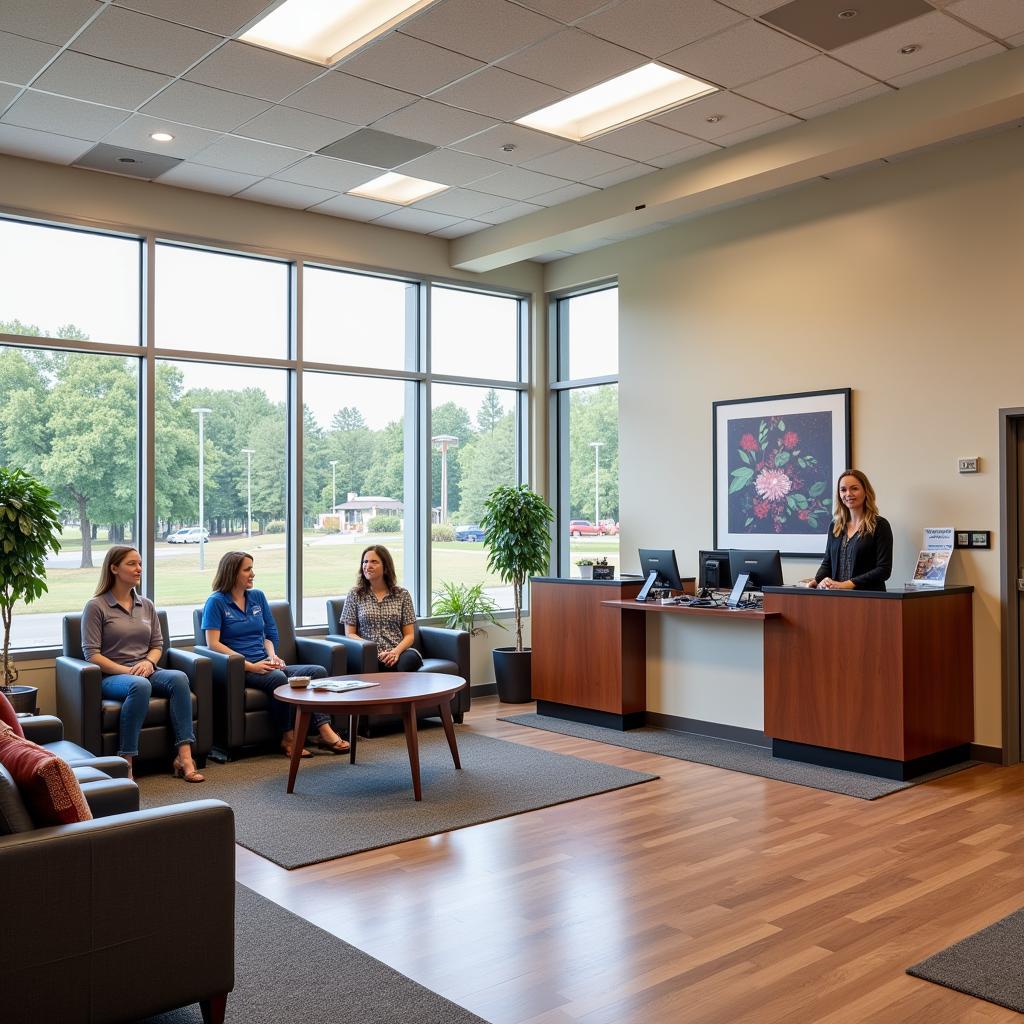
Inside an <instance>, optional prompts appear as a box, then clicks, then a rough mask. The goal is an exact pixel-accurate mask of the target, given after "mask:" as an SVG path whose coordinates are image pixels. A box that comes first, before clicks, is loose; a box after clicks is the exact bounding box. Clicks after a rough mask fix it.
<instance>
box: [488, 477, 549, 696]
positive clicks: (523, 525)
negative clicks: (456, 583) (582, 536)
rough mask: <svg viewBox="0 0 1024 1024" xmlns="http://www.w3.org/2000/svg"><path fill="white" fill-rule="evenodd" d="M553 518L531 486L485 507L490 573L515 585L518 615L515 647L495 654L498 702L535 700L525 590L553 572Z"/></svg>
mask: <svg viewBox="0 0 1024 1024" xmlns="http://www.w3.org/2000/svg"><path fill="white" fill-rule="evenodd" d="M554 518H555V516H554V513H553V512H552V511H551V509H550V508H549V507H548V504H547V502H546V501H545V500H544V499H543V498H542V497H541V496H540V495H539V494H535V493H534V492H533V491H531V490H530V488H529V487H527V486H526V484H520V485H519V486H518V487H513V486H511V485H504V486H501V487H497V488H495V489H494V490H493V491H492V492H491V494H490V496H489V497H488V499H487V501H486V502H484V514H483V517H482V518H481V520H480V526H481V527H482V528H483V530H484V549H485V550H486V551H487V568H488V569H489V570H490V571H491V572H495V573H497V574H498V576H499V577H500V578H501V580H502V582H504V583H511V584H512V603H513V608H514V610H515V623H516V645H515V647H496V648H495V649H494V653H493V658H494V677H495V680H496V682H497V684H498V698H499V699H500V700H501V701H503V702H505V703H509V704H523V703H525V702H526V701H528V700H530V651H529V649H528V648H524V647H523V588H524V587H525V586H526V581H527V580H528V579H529V578H530V577H531V576H540V575H543V574H544V573H546V572H547V571H548V565H549V564H550V558H551V523H552V521H553V520H554Z"/></svg>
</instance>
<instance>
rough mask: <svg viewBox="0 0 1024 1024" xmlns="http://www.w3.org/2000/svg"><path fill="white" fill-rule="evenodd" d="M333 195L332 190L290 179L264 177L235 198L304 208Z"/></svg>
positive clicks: (295, 208) (296, 208)
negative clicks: (296, 182)
mask: <svg viewBox="0 0 1024 1024" xmlns="http://www.w3.org/2000/svg"><path fill="white" fill-rule="evenodd" d="M334 195H335V193H334V192H332V191H331V190H330V189H326V188H313V186H312V185H296V184H295V183H294V182H291V181H278V180H277V179H276V178H264V179H263V181H257V182H256V184H255V185H250V186H249V187H248V188H247V189H243V190H242V191H241V192H239V193H237V198H238V199H253V200H255V201H256V202H258V203H271V204H273V205H274V206H290V207H291V208H292V209H294V210H305V209H306V207H307V206H315V205H316V204H317V203H322V202H324V201H326V200H328V199H333V198H334Z"/></svg>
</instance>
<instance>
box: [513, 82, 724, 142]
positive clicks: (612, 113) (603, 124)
mask: <svg viewBox="0 0 1024 1024" xmlns="http://www.w3.org/2000/svg"><path fill="white" fill-rule="evenodd" d="M713 92H718V87H717V86H714V85H708V83H707V82H701V81H700V80H699V79H696V78H690V76H689V75H684V74H681V73H680V72H679V71H671V70H670V69H669V68H665V67H662V66H661V65H660V64H644V65H643V66H642V67H639V68H634V69H633V70H632V71H627V72H626V73H625V74H624V75H618V76H617V77H616V78H610V79H608V81H607V82H602V83H601V84H600V85H595V86H593V87H592V88H590V89H585V90H584V91H583V92H578V93H576V95H575V96H569V97H567V98H566V99H564V100H559V101H558V102H557V103H552V104H551V106H549V107H544V108H542V109H541V110H536V111H534V112H533V113H532V114H527V115H526V116H525V117H521V118H519V120H518V121H516V124H521V125H525V126H526V127H527V128H536V129H537V131H541V132H547V133H548V134H549V135H560V136H561V137H562V138H564V139H572V140H573V141H574V142H586V141H587V140H588V139H594V138H597V136H598V135H604V133H605V132H610V131H611V130H612V129H613V128H621V127H623V126H624V125H627V124H631V123H632V122H633V121H640V120H642V119H643V118H645V117H651V116H652V115H654V114H660V113H661V112H662V111H664V110H668V109H669V108H671V107H678V106H679V105H680V104H681V103H688V102H689V101H690V100H695V99H698V98H699V97H701V96H707V95H709V94H710V93H713Z"/></svg>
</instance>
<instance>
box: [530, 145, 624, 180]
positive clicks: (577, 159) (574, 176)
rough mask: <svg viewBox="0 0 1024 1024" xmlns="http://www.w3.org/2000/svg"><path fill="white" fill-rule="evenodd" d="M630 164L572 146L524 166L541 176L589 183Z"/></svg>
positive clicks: (592, 150) (582, 147)
mask: <svg viewBox="0 0 1024 1024" xmlns="http://www.w3.org/2000/svg"><path fill="white" fill-rule="evenodd" d="M628 163H629V161H628V160H626V159H625V158H624V157H621V156H615V155H614V154H612V153H603V152H601V151H600V150H596V149H589V148H588V147H587V146H577V145H570V146H566V147H565V149H560V150H558V151H557V152H555V153H548V155H547V156H540V157H537V159H536V160H530V161H529V162H528V163H525V164H523V167H525V168H526V169H527V170H528V171H539V172H540V173H541V174H553V175H555V176H556V177H559V178H568V179H569V180H571V181H587V180H589V179H590V178H593V177H595V176H596V175H598V174H608V173H609V172H611V171H617V170H619V168H621V167H625V166H626V165H627V164H628Z"/></svg>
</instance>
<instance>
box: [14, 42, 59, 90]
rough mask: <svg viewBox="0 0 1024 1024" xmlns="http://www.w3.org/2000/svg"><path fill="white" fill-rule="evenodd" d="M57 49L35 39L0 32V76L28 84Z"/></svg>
mask: <svg viewBox="0 0 1024 1024" xmlns="http://www.w3.org/2000/svg"><path fill="white" fill-rule="evenodd" d="M57 49H58V48H57V47H56V46H52V45H51V44H50V43H41V42H39V40H37V39H27V38H26V37H25V36H15V35H12V34H11V33H10V32H0V76H2V77H3V80H4V81H5V82H13V83H14V84H15V85H28V83H29V82H31V81H32V79H33V78H34V77H35V76H36V75H37V74H38V73H39V71H40V70H41V69H42V67H43V66H44V65H45V64H46V62H47V61H48V60H50V59H51V58H52V57H53V55H54V54H55V53H56V52H57Z"/></svg>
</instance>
